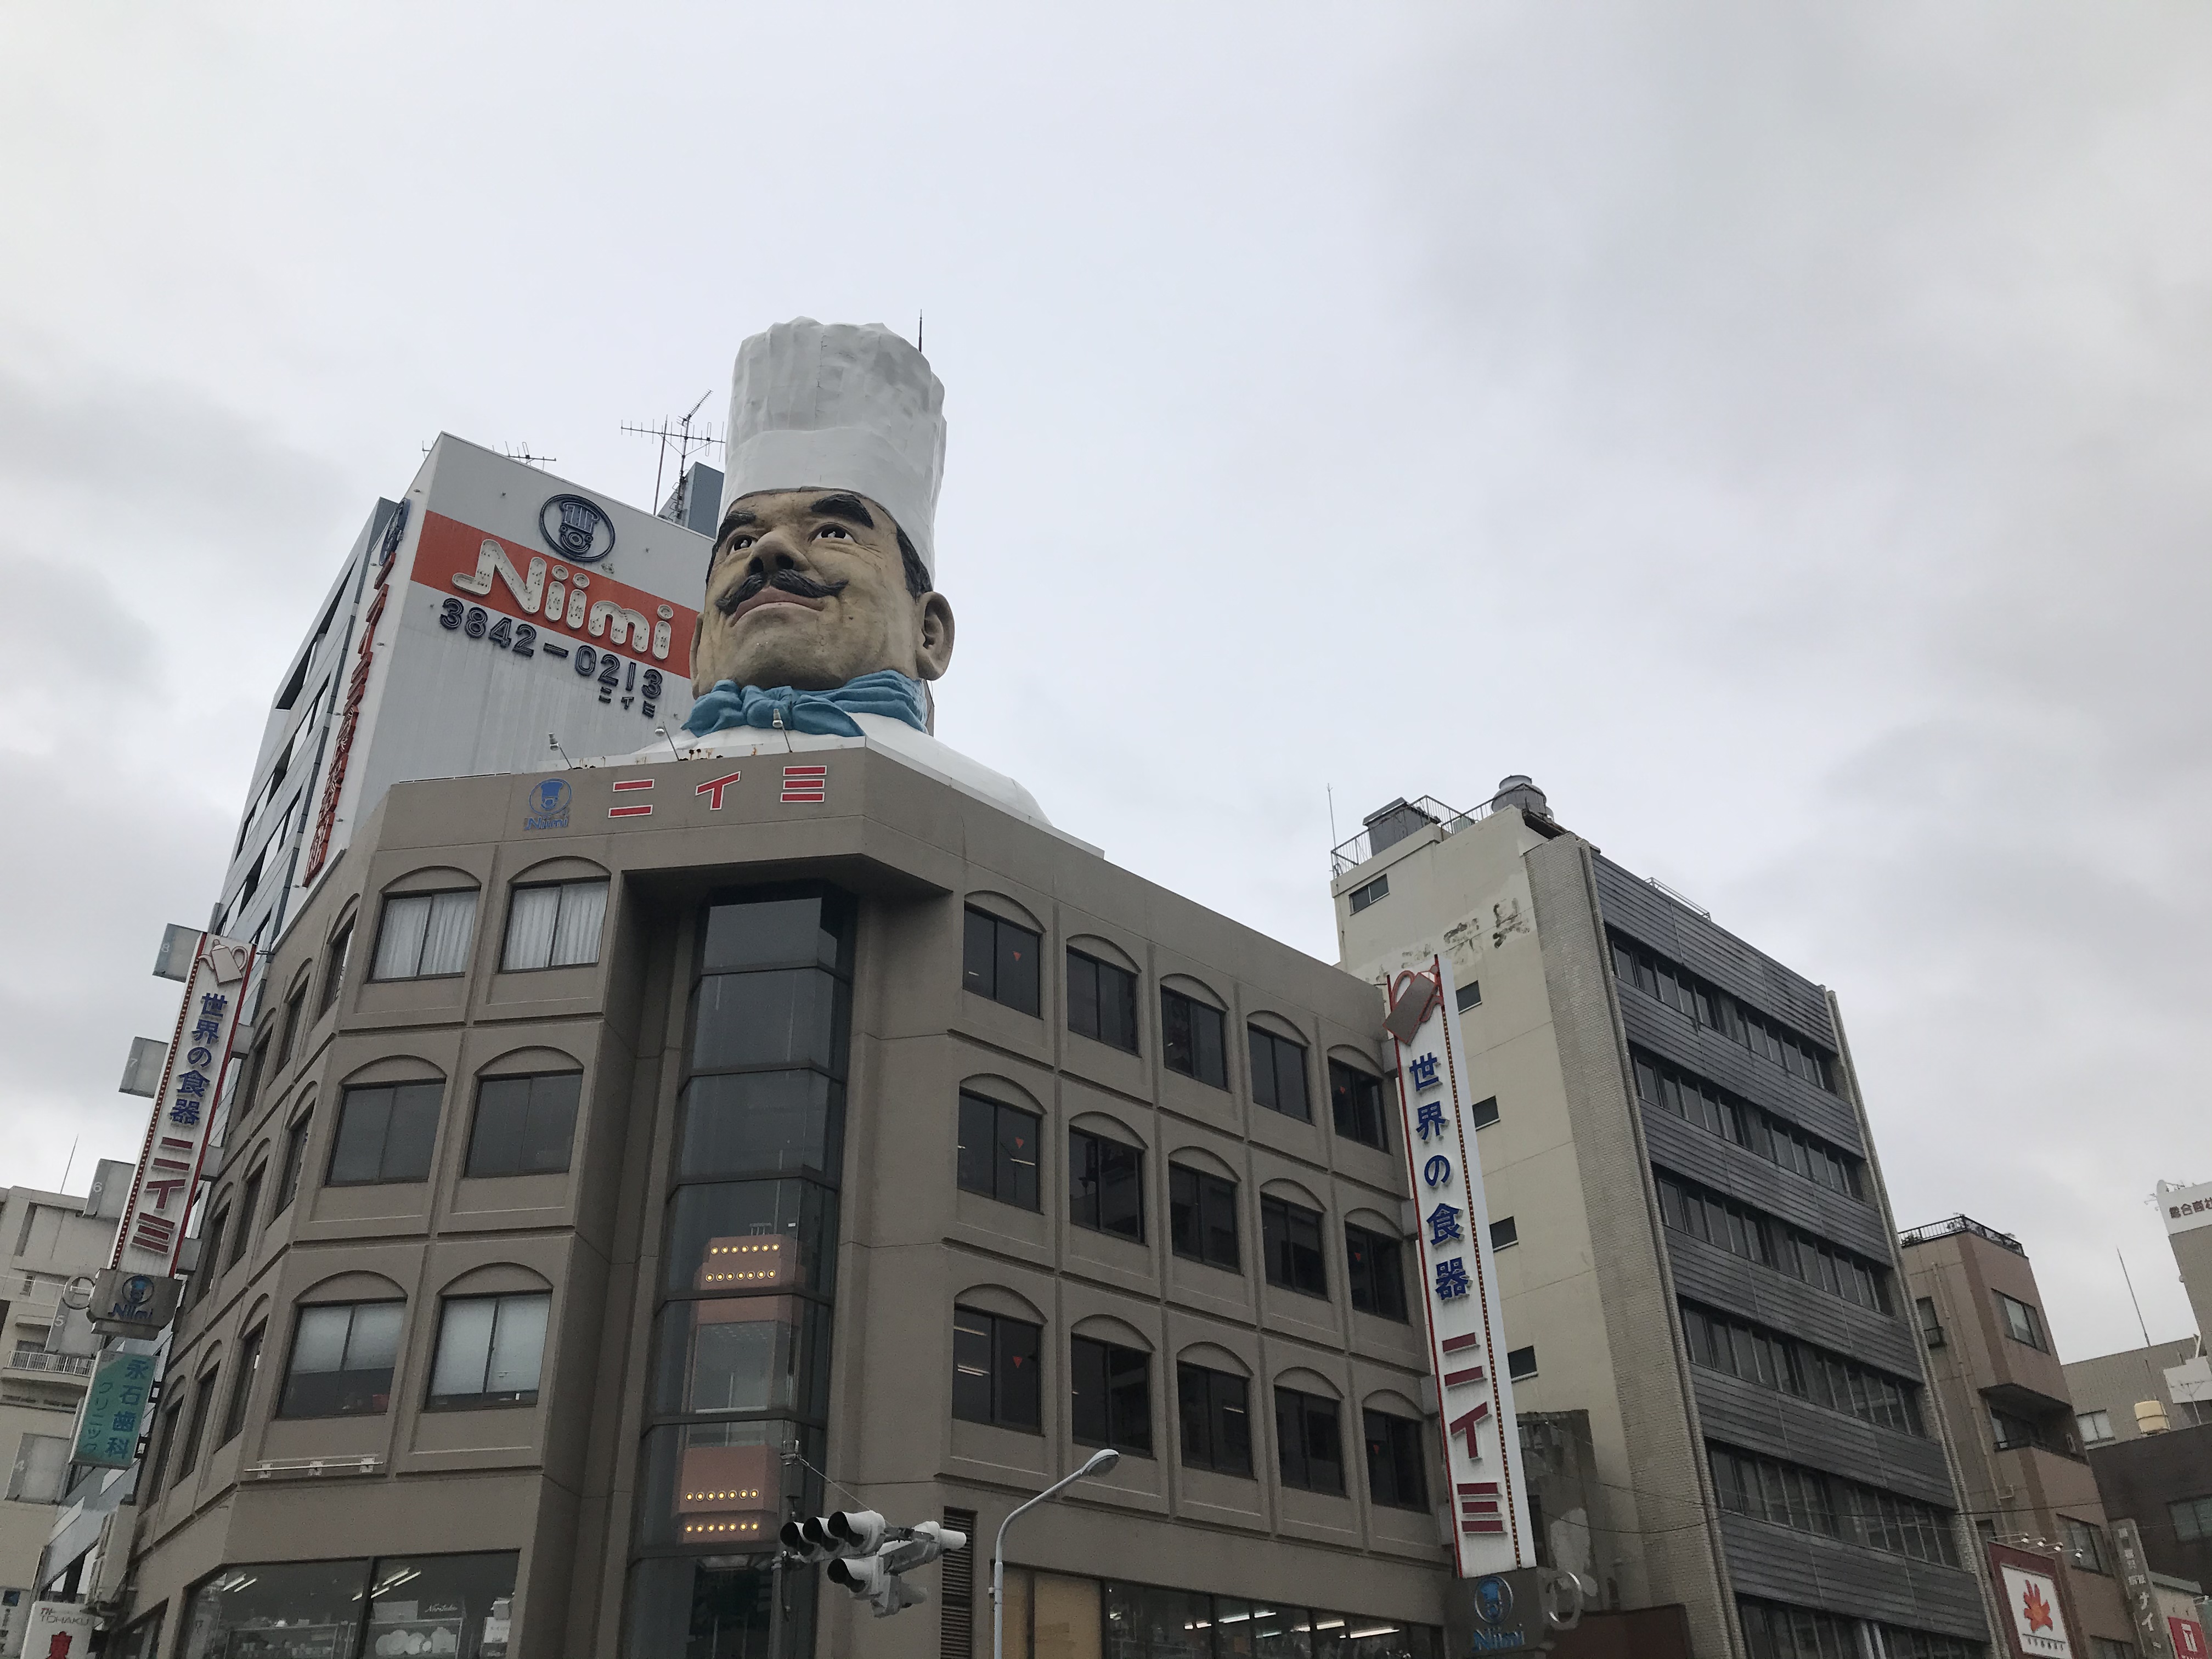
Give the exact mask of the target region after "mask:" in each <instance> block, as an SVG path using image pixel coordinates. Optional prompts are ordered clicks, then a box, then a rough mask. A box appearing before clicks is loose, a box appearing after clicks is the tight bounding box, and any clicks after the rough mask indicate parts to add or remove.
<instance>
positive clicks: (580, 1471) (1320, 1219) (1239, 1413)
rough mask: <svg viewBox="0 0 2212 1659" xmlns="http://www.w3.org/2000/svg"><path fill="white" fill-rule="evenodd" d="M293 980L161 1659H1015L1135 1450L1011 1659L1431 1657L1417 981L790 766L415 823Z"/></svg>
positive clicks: (599, 789)
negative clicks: (896, 1574)
mask: <svg viewBox="0 0 2212 1659" xmlns="http://www.w3.org/2000/svg"><path fill="white" fill-rule="evenodd" d="M809 768H811V769H815V770H811V771H809V770H806V769H809ZM267 983H268V986H269V990H268V994H267V995H266V997H265V999H264V1012H261V1013H260V1014H258V1017H257V1018H256V1019H255V1023H254V1026H255V1036H254V1046H253V1049H252V1060H251V1061H250V1064H249V1069H248V1072H247V1074H246V1075H247V1081H246V1083H245V1084H244V1085H241V1088H240V1094H239V1098H238V1100H237V1103H235V1105H234V1109H233V1111H232V1114H231V1117H230V1121H229V1122H228V1126H227V1128H226V1130H225V1137H224V1139H225V1146H224V1154H223V1163H222V1171H221V1174H220V1176H219V1177H218V1178H217V1180H216V1183H215V1185H214V1187H213V1188H212V1189H211V1191H210V1194H209V1197H208V1199H207V1201H206V1203H205V1206H204V1215H205V1217H206V1219H205V1222H204V1228H203V1235H202V1236H203V1240H204V1242H203V1244H202V1247H201V1254H200V1257H199V1263H198V1270H197V1275H196V1283H195V1285H194V1287H193V1290H192V1292H191V1297H190V1299H189V1303H190V1304H189V1306H188V1308H187V1310H186V1311H185V1313H184V1315H183V1316H182V1318H181V1321H180V1322H179V1326H178V1328H177V1331H176V1334H175V1339H174V1343H173V1350H172V1352H171V1354H170V1356H169V1364H168V1370H167V1395H166V1396H165V1398H164V1401H163V1410H162V1418H161V1427H160V1429H159V1431H158V1432H157V1435H156V1437H155V1444H154V1448H153V1449H152V1451H151V1453H150V1455H149V1459H148V1462H147V1465H146V1468H145V1470H144V1473H143V1479H142V1480H141V1483H140V1487H139V1491H138V1494H137V1505H138V1510H139V1516H140V1525H139V1528H138V1534H137V1553H136V1555H135V1558H134V1559H133V1560H132V1562H131V1568H130V1574H129V1585H128V1595H129V1598H130V1600H129V1607H128V1611H127V1612H126V1613H125V1614H124V1616H123V1619H122V1620H119V1621H118V1622H119V1623H123V1624H124V1625H125V1628H124V1629H123V1630H122V1631H121V1632H120V1633H119V1634H118V1636H117V1637H116V1638H113V1639H112V1642H111V1646H110V1649H109V1651H110V1652H116V1653H122V1654H125V1655H127V1656H131V1659H149V1656H161V1659H216V1656H223V1659H246V1656H255V1659H352V1656H353V1655H355V1654H356V1653H376V1654H390V1653H403V1652H426V1653H434V1654H458V1655H459V1656H461V1659H522V1656H530V1659H572V1656H581V1655H605V1656H614V1655H617V1654H623V1655H630V1656H636V1659H678V1656H681V1659H734V1656H738V1655H744V1656H759V1655H766V1654H770V1653H775V1654H810V1653H819V1654H838V1655H847V1654H853V1655H864V1656H865V1655H884V1656H889V1655H915V1656H919V1655H922V1654H930V1655H944V1656H965V1655H968V1654H970V1653H974V1652H988V1650H989V1634H988V1632H989V1608H988V1606H987V1601H986V1600H985V1598H984V1597H983V1596H982V1595H981V1592H980V1583H987V1576H988V1550H989V1545H990V1540H991V1537H992V1534H993V1531H994V1528H995V1527H996V1526H997V1524H998V1522H1000V1518H1001V1517H1002V1516H1005V1515H1006V1513H1007V1512H1008V1510H1010V1509H1011V1508H1012V1506H1013V1505H1015V1504H1018V1503H1019V1502H1021V1501H1022V1500H1023V1499H1024V1498H1027V1497H1029V1496H1031V1495H1033V1494H1035V1493H1036V1492H1038V1491H1039V1490H1041V1489H1042V1487H1043V1486H1045V1485H1046V1484H1048V1482H1050V1481H1052V1480H1056V1479H1058V1478H1059V1477H1060V1476H1061V1475H1063V1474H1067V1473H1069V1472H1071V1471H1072V1470H1073V1469H1074V1468H1077V1467H1079V1465H1080V1464H1081V1463H1082V1462H1084V1460H1085V1458H1086V1457H1087V1456H1088V1455H1090V1452H1091V1448H1092V1447H1094V1446H1096V1445H1097V1444H1100V1443H1112V1444H1114V1445H1115V1446H1116V1447H1118V1448H1119V1449H1121V1451H1122V1453H1123V1456H1122V1459H1121V1463H1120V1465H1119V1467H1118V1468H1116V1469H1115V1470H1114V1471H1113V1472H1112V1474H1110V1475H1109V1476H1108V1477H1106V1478H1104V1479H1102V1480H1096V1481H1091V1482H1086V1483H1085V1484H1083V1485H1081V1486H1078V1487H1077V1488H1075V1489H1074V1490H1073V1491H1072V1492H1069V1493H1068V1494H1067V1495H1066V1498H1064V1499H1062V1500H1060V1501H1056V1502H1054V1503H1052V1504H1047V1505H1045V1506H1043V1507H1042V1508H1040V1509H1039V1510H1035V1511H1032V1512H1031V1514H1030V1516H1027V1517H1025V1518H1024V1520H1023V1522H1021V1523H1020V1525H1019V1527H1018V1529H1017V1530H1016V1531H1015V1532H1014V1534H1012V1537H1011V1540H1010V1543H1009V1552H1008V1553H1009V1559H1010V1560H1011V1561H1012V1562H1013V1563H1014V1564H1015V1566H1014V1570H1013V1571H1012V1573H1011V1574H1010V1583H1009V1592H1010V1593H1009V1609H1008V1623H1009V1631H1010V1640H1009V1644H1008V1650H1009V1651H1010V1652H1015V1653H1021V1654H1025V1655H1026V1654H1031V1653H1034V1654H1037V1655H1052V1656H1070V1659H1074V1656H1096V1655H1102V1654H1105V1653H1112V1654H1114V1655H1116V1656H1127V1659H1147V1656H1158V1659H1169V1656H1176V1659H1183V1656H1200V1655H1206V1656H1212V1655H1215V1654H1255V1655H1256V1654H1266V1655H1284V1654H1291V1653H1295V1654H1297V1655H1299V1656H1305V1659H1314V1656H1328V1659H1355V1656H1356V1659H1401V1656H1408V1659H1410V1656H1432V1655H1434V1654H1436V1653H1437V1642H1438V1639H1439V1638H1438V1634H1437V1627H1438V1626H1442V1625H1443V1623H1444V1621H1445V1620H1446V1618H1447V1616H1448V1608H1449V1603H1450V1599H1451V1597H1452V1596H1453V1595H1454V1594H1455V1581H1453V1580H1451V1579H1449V1577H1448V1576H1447V1570H1446V1567H1445V1565H1444V1564H1445V1561H1446V1559H1447V1558H1446V1555H1445V1553H1444V1551H1443V1548H1442V1547H1441V1546H1440V1538H1441V1536H1442V1534H1440V1531H1439V1519H1438V1513H1437V1510H1438V1506H1439V1504H1441V1501H1442V1500H1443V1497H1444V1494H1443V1492H1440V1491H1438V1490H1437V1477H1436V1476H1435V1475H1434V1474H1432V1473H1431V1469H1432V1468H1433V1467H1434V1465H1435V1461H1436V1457H1437V1443H1436V1440H1435V1433H1436V1429H1435V1424H1434V1421H1433V1419H1432V1418H1431V1417H1430V1415H1429V1413H1428V1411H1427V1409H1426V1406H1427V1401H1426V1399H1425V1386H1424V1385H1425V1380H1426V1369H1425V1349H1424V1346H1423V1343H1422V1340H1421V1339H1420V1337H1419V1335H1418V1334H1417V1329H1416V1327H1415V1326H1414V1325H1413V1323H1411V1322H1409V1314H1410V1315H1411V1316H1413V1317H1414V1318H1418V1308H1417V1307H1415V1306H1414V1305H1413V1297H1414V1296H1415V1295H1416V1294H1417V1291H1414V1290H1413V1289H1410V1288H1409V1286H1408V1283H1407V1263H1406V1261H1405V1257H1406V1255H1407V1254H1408V1252H1407V1249H1406V1247H1405V1244H1404V1240H1405V1237H1406V1235H1407V1231H1408V1221H1407V1209H1406V1206H1405V1204H1404V1194H1405V1182H1404V1176H1403V1165H1402V1149H1401V1147H1400V1146H1399V1145H1398V1144H1397V1141H1396V1139H1395V1129H1393V1128H1391V1127H1389V1126H1388V1125H1387V1123H1383V1121H1382V1120H1383V1118H1384V1117H1385V1116H1387V1114H1384V1113H1383V1111H1382V1108H1381V1103H1380V1091H1381V1088H1382V1079H1381V1078H1380V1066H1379V1063H1378V1060H1377V1044H1378V1039H1379V1035H1380V1018H1381V1000H1380V996H1379V994H1378V993H1377V992H1376V989H1375V988H1373V987H1371V986H1370V985H1368V984H1366V983H1364V982H1363V981H1360V980H1358V979H1356V978H1354V977H1352V976H1351V975H1346V974H1345V973H1343V972H1342V971H1340V970H1339V969H1336V968H1334V967H1330V966H1328V965H1326V964H1324V963H1318V962H1316V961H1314V960H1312V959H1310V958H1309V957H1304V956H1303V955H1301V954H1299V953H1298V952H1297V951H1292V950H1291V949H1289V948H1287V947H1285V946H1284V945H1279V944H1278V943H1276V942H1274V941H1273V940H1271V939H1266V938H1264V937H1261V935H1259V934H1256V933H1253V932H1252V931H1251V930H1249V929H1248V928H1245V927H1240V926H1238V925H1237V924H1236V923H1234V922H1231V921H1227V920H1226V919H1225V918H1223V917H1221V916H1218V915H1213V914H1212V913H1210V912H1208V911H1206V910H1205V909H1203V908H1200V907H1199V906H1197V905H1195V904H1193V903H1191V902H1188V901H1187V900H1184V899H1182V898H1180V897H1177V896H1176V895H1174V894H1172V893H1170V892H1167V891H1165V890H1162V889H1160V888H1158V887H1155V886H1153V885H1152V884H1149V883H1146V882H1145V881H1142V880H1140V879H1139V878H1136V877H1135V876H1133V875H1131V874H1129V873H1128V872H1125V871H1122V870H1120V869H1117V868H1116V867H1115V866H1113V865H1112V864H1110V863H1109V862H1108V861H1107V860H1105V859H1103V857H1101V856H1099V854H1097V852H1096V851H1095V850H1094V849H1091V848H1087V847H1085V846H1084V845H1083V844H1081V843H1080V842H1075V841H1073V840H1071V839H1070V838H1068V837H1066V836H1062V835H1060V834H1058V833H1056V832H1054V831H1053V830H1051V829H1048V828H1045V827H1042V825H1040V824H1038V823H1036V822H1035V821H1033V820H1030V819H1027V818H1024V817H1018V816H1016V815H1014V814H1012V813H1010V812H1008V811H1003V810H1000V808H999V807H997V806H994V805H990V804H988V803H987V802H986V801H984V800H983V799H980V798H979V797H978V796H976V795H975V794H973V793H968V792H967V791H965V790H963V789H962V788H960V787H955V786H954V785H952V784H951V783H948V782H946V781H944V780H942V779H940V778H938V777H935V776H933V775H929V774H927V773H926V772H924V771H922V770H920V769H916V768H915V767H914V766H913V765H911V764H909V763H906V762H902V761H901V760H899V759H897V758H896V757H892V756H890V755H889V754H887V753H885V752H884V751H882V750H878V748H876V747H875V746H874V745H873V744H872V741H871V740H866V739H850V738H806V737H799V736H793V737H792V738H785V737H784V736H783V735H782V734H781V733H763V735H762V741H761V746H760V749H759V750H757V752H754V753H752V754H750V755H749V756H746V757H720V758H717V759H715V760H714V761H712V762H708V761H686V762H683V763H676V762H674V761H672V760H671V761H670V762H667V763H662V764H658V765H630V766H624V767H616V768H608V769H577V770H569V771H564V772H556V773H554V774H551V775H525V776H517V777H483V778H470V779H458V780H452V781H441V782H417V783H403V784H400V785H398V786H396V787H393V788H392V790H391V791H390V793H388V794H387V795H386V797H385V798H384V799H383V801H382V803H381V804H380V805H379V806H378V807H377V808H376V810H375V811H373V812H371V813H370V814H369V816H368V818H367V820H366V821H365V822H364V823H362V824H360V825H358V826H356V829H355V830H354V833H353V836H352V839H351V842H350V845H349V847H348V848H347V850H346V852H345V853H344V854H343V859H342V860H341V861H340V862H339V863H338V864H337V866H335V867H334V872H333V874H332V876H331V878H329V879H328V880H326V881H325V883H324V884H323V885H322V886H321V887H320V888H319V890H317V892H316V893H315V895H314V896H313V899H312V901H311V902H309V903H308V904H307V906H306V907H305V908H303V909H302V910H301V913H300V915H299V917H298V920H297V921H296V922H295V924H294V925H293V926H292V927H290V929H289V932H288V933H287V934H286V936H285V939H284V940H283V944H282V945H281V946H280V947H279V948H278V950H277V951H276V955H275V957H274V959H273V961H272V963H270V972H269V976H268V981H267ZM1347 1110H1348V1111H1349V1112H1350V1117H1349V1118H1348V1119H1347V1117H1346V1111H1347ZM1346 1121H1352V1122H1354V1123H1356V1124H1357V1125H1358V1132H1357V1133H1343V1132H1340V1128H1339V1125H1340V1124H1342V1123H1344V1122H1346ZM1378 1126H1379V1127H1378ZM1560 1352H1561V1363H1563V1364H1564V1363H1565V1361H1566V1360H1567V1359H1568V1358H1571V1356H1569V1355H1568V1354H1567V1353H1566V1352H1565V1351H1564V1349H1563V1350H1561V1351H1560ZM862 1504H865V1505H866V1506H869V1507H872V1508H874V1509H877V1510H881V1511H882V1512H883V1513H884V1514H885V1515H886V1516H889V1517H890V1519H891V1520H892V1521H893V1522H916V1521H921V1520H924V1519H941V1518H942V1519H949V1520H950V1521H951V1523H952V1524H955V1525H957V1526H958V1527H960V1528H962V1529H963V1530H966V1531H969V1533H970V1534H971V1535H972V1536H973V1537H975V1540H976V1541H977V1545H978V1548H977V1549H976V1550H975V1552H974V1553H970V1554H965V1555H958V1556H954V1557H951V1558H948V1559H947V1562H946V1563H945V1565H943V1566H942V1567H939V1566H932V1567H928V1568H925V1569H923V1570H921V1571H919V1572H918V1573H917V1574H916V1575H915V1583H916V1584H917V1585H918V1586H920V1587H922V1588H925V1589H927V1590H928V1591H929V1593H930V1595H931V1596H932V1598H933V1599H932V1600H931V1601H929V1602H928V1603H927V1604H925V1605H924V1606H922V1607H919V1608H915V1609H913V1610H910V1611H908V1612H906V1613H902V1614H901V1615H899V1616H897V1617H896V1618H892V1619H889V1620H873V1619H871V1618H869V1617H867V1616H866V1607H865V1606H862V1605H860V1604H856V1603H855V1602H854V1601H852V1600H851V1599H850V1598H849V1597H848V1595H847V1594H846V1593H845V1592H844V1591H842V1590H841V1589H836V1588H834V1587H832V1586H829V1585H828V1584H826V1583H824V1582H823V1578H822V1577H821V1576H820V1574H819V1573H818V1572H817V1571H814V1570H809V1569H800V1568H791V1569H788V1570H783V1571H777V1570H775V1569H773V1568H772V1567H771V1565H770V1558H769V1554H768V1550H769V1541H770V1540H771V1538H772V1536H773V1534H774V1532H775V1528H776V1526H777V1524H778V1522H780V1521H781V1520H783V1519H785V1518H787V1517H789V1516H793V1515H798V1514H811V1513H814V1512H817V1511H818V1510H823V1509H826V1508H833V1507H850V1506H855V1505H862ZM1671 1518H1672V1517H1670V1519H1671ZM979 1581H980V1583H979ZM1710 1651H1711V1652H1713V1653H1715V1654H1719V1653H1723V1652H1726V1651H1729V1649H1728V1648H1726V1647H1724V1646H1715V1647H1713V1648H1711V1650H1710Z"/></svg>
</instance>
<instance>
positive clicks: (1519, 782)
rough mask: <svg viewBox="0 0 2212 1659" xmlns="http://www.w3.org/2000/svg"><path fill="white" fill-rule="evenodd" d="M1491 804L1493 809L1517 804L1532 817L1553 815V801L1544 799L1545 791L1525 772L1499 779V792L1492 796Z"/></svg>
mask: <svg viewBox="0 0 2212 1659" xmlns="http://www.w3.org/2000/svg"><path fill="white" fill-rule="evenodd" d="M1490 805H1491V808H1492V811H1495V810H1496V809H1498V807H1501V806H1517V807H1519V808H1520V809H1521V810H1522V812H1524V813H1526V814H1527V815H1528V817H1536V818H1548V817H1551V816H1552V807H1551V803H1550V802H1548V801H1547V800H1546V799H1544V792H1543V791H1542V790H1541V789H1539V788H1538V787H1536V786H1535V785H1534V783H1531V782H1530V781H1528V775H1527V774H1526V773H1524V772H1515V773H1513V774H1511V775H1510V776H1507V777H1503V778H1500V779H1498V793H1496V794H1494V795H1492V797H1491V798H1490Z"/></svg>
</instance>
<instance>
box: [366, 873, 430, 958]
mask: <svg viewBox="0 0 2212 1659" xmlns="http://www.w3.org/2000/svg"><path fill="white" fill-rule="evenodd" d="M429 925H430V895H429V894H428V893H413V894H410V895H409V896H407V897H405V898H396V899H387V900H386V901H385V905H384V932H383V933H381V934H380V935H379V936H378V938H377V941H376V974H375V977H377V978H378V979H412V978H414V977H415V964H416V963H418V962H420V961H422V934H423V932H424V930H425V929H427V928H428V927H429Z"/></svg>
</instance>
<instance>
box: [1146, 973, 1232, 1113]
mask: <svg viewBox="0 0 2212 1659" xmlns="http://www.w3.org/2000/svg"><path fill="white" fill-rule="evenodd" d="M1160 1064H1161V1066H1163V1067H1164V1068H1165V1069H1166V1070H1168V1071H1170V1072H1173V1073H1175V1074H1176V1076H1178V1077H1187V1078H1188V1079H1191V1081H1192V1082H1194V1083H1203V1084H1204V1085H1206V1087H1207V1088H1209V1089H1221V1090H1226V1089H1227V1088H1228V1087H1229V1014H1228V1012H1227V1010H1225V1009H1223V1008H1218V1007H1216V1006H1214V1005H1213V1004H1212V1003H1211V1002H1208V1001H1206V1000H1205V999H1204V998H1203V997H1196V996H1193V995H1192V994H1190V993H1189V992H1188V991H1178V990H1176V988H1175V987H1173V986H1171V985H1163V986H1162V987H1160Z"/></svg>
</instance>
